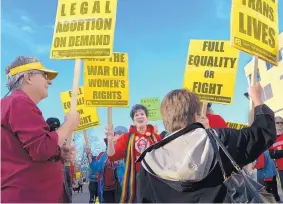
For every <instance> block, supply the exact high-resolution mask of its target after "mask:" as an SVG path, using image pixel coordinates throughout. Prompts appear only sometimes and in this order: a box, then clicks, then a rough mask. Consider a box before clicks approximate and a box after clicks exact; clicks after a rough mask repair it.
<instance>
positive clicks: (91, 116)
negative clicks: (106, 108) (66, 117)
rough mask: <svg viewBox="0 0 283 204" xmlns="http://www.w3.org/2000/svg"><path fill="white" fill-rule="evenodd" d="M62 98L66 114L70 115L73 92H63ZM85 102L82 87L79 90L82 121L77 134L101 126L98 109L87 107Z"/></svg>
mask: <svg viewBox="0 0 283 204" xmlns="http://www.w3.org/2000/svg"><path fill="white" fill-rule="evenodd" d="M60 98H61V102H62V106H63V110H64V113H65V114H67V113H69V112H70V108H71V98H72V91H66V92H61V93H60ZM84 100H85V99H84V89H83V87H80V88H79V90H78V100H77V111H78V112H79V113H80V118H81V121H80V125H79V127H78V129H77V130H76V132H78V131H81V130H86V129H89V128H93V127H95V126H98V125H99V124H100V123H99V118H98V114H97V110H96V108H95V107H85V105H84Z"/></svg>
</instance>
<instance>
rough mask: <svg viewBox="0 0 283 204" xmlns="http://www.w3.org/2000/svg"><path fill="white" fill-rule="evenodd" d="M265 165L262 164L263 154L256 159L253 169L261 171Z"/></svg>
mask: <svg viewBox="0 0 283 204" xmlns="http://www.w3.org/2000/svg"><path fill="white" fill-rule="evenodd" d="M264 164H265V162H264V153H262V154H261V155H260V156H259V157H258V159H257V162H256V164H255V166H254V168H256V169H258V170H259V169H263V168H264V166H265V165H264Z"/></svg>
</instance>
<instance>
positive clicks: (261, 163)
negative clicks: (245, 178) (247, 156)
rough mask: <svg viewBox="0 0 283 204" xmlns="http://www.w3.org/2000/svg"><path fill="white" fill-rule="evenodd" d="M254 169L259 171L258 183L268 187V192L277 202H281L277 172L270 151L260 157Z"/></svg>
mask: <svg viewBox="0 0 283 204" xmlns="http://www.w3.org/2000/svg"><path fill="white" fill-rule="evenodd" d="M254 168H256V169H257V182H259V183H260V184H262V185H263V186H266V190H267V192H269V193H271V194H273V196H274V198H275V200H276V201H277V202H278V201H280V196H279V195H278V189H277V180H276V174H277V171H276V167H275V164H274V161H273V160H272V159H271V157H270V155H269V151H268V150H267V151H265V152H264V153H263V154H261V155H260V156H259V158H258V159H257V161H256V164H255V166H254Z"/></svg>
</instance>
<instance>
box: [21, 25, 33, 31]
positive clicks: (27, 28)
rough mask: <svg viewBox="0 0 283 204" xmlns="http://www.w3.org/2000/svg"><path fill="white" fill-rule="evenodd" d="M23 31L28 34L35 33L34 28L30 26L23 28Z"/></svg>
mask: <svg viewBox="0 0 283 204" xmlns="http://www.w3.org/2000/svg"><path fill="white" fill-rule="evenodd" d="M22 30H23V31H27V32H29V33H33V30H32V28H31V27H30V26H27V25H25V26H22Z"/></svg>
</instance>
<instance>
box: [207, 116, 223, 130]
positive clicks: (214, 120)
mask: <svg viewBox="0 0 283 204" xmlns="http://www.w3.org/2000/svg"><path fill="white" fill-rule="evenodd" d="M206 117H207V119H208V121H209V126H210V127H211V128H228V126H227V124H226V122H225V120H224V119H223V118H222V117H221V116H220V115H213V114H207V115H206Z"/></svg>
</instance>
